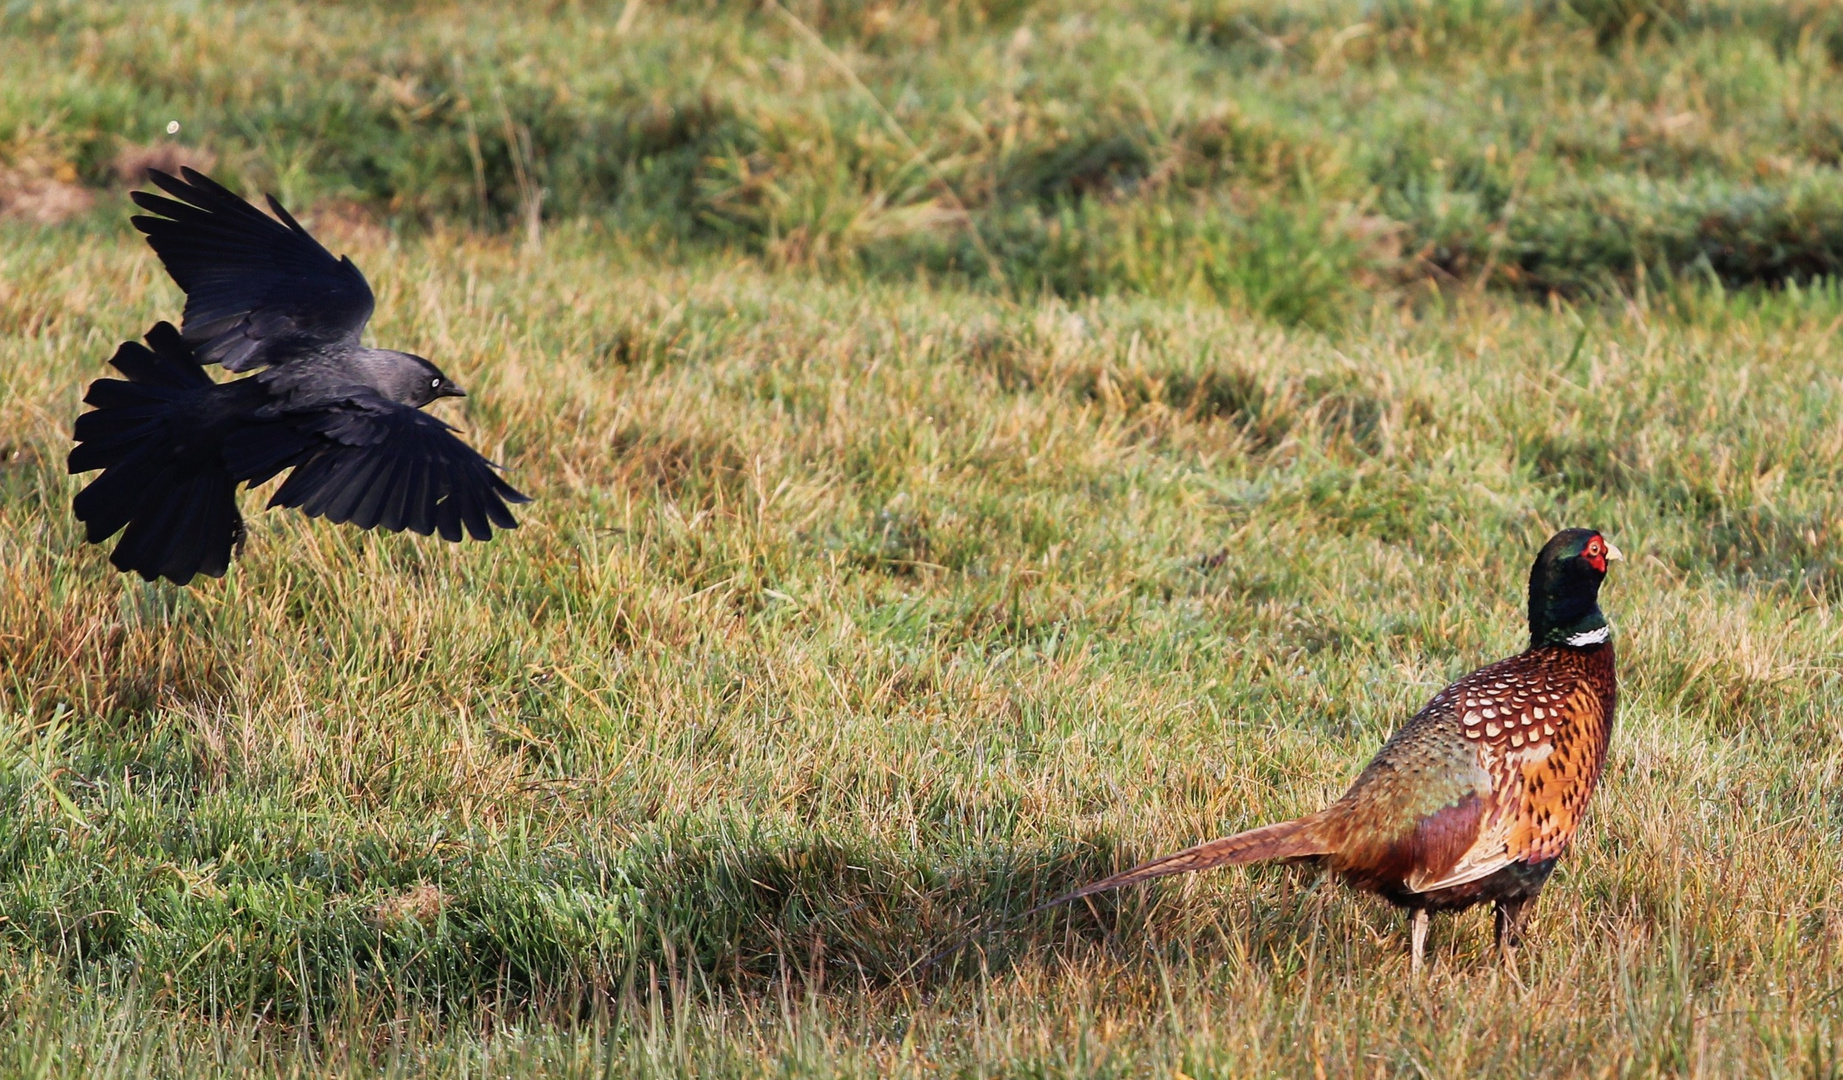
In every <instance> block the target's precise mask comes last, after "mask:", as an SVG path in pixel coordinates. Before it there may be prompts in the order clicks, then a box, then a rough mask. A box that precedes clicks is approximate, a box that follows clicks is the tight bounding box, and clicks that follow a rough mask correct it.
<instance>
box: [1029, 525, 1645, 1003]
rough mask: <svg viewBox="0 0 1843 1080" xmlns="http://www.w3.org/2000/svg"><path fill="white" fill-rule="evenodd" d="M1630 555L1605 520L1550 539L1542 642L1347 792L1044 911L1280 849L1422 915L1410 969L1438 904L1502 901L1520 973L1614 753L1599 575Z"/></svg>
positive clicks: (1533, 597) (1437, 714) (1485, 676)
mask: <svg viewBox="0 0 1843 1080" xmlns="http://www.w3.org/2000/svg"><path fill="white" fill-rule="evenodd" d="M1621 557H1622V556H1621V555H1620V553H1619V549H1618V548H1616V547H1614V546H1613V545H1612V544H1610V543H1608V542H1607V541H1606V538H1605V537H1603V536H1601V535H1600V534H1599V533H1597V532H1595V531H1593V530H1592V529H1565V530H1563V531H1561V532H1558V533H1556V534H1555V535H1554V537H1552V538H1551V539H1550V540H1549V542H1548V543H1547V544H1545V545H1543V548H1542V551H1541V552H1540V553H1539V554H1538V555H1537V556H1536V563H1535V566H1534V567H1533V568H1532V569H1531V570H1530V575H1529V648H1528V649H1527V650H1526V651H1524V652H1521V653H1518V654H1517V655H1516V656H1513V657H1510V658H1509V659H1507V660H1500V661H1498V662H1497V663H1495V664H1490V665H1488V666H1486V667H1482V668H1479V669H1478V670H1477V671H1474V672H1472V673H1471V674H1470V675H1467V676H1466V677H1464V678H1463V679H1460V680H1459V681H1458V682H1456V683H1453V684H1452V685H1451V686H1448V687H1447V688H1446V689H1444V690H1442V691H1440V692H1439V693H1437V694H1435V695H1434V696H1433V700H1432V701H1429V702H1428V703H1427V704H1426V706H1425V707H1424V708H1422V709H1421V711H1420V712H1418V713H1415V714H1414V718H1413V719H1411V720H1409V721H1408V723H1407V724H1406V725H1405V726H1404V727H1402V728H1401V730H1399V731H1397V732H1396V733H1395V734H1394V735H1393V736H1391V737H1390V739H1389V740H1388V742H1386V743H1384V744H1383V747H1382V750H1381V751H1380V752H1379V753H1377V755H1376V757H1375V760H1373V761H1371V762H1370V763H1369V766H1368V767H1367V768H1365V769H1364V770H1363V772H1362V774H1361V775H1360V776H1358V777H1357V780H1356V783H1354V784H1352V785H1351V786H1350V790H1349V791H1348V792H1346V793H1345V795H1344V797H1343V798H1341V799H1339V800H1337V801H1336V802H1334V803H1332V804H1331V805H1330V806H1327V807H1325V808H1324V809H1323V810H1320V811H1319V812H1318V813H1316V814H1310V815H1307V816H1306V817H1303V818H1300V819H1298V820H1297V821H1287V822H1282V823H1280V824H1278V825H1268V826H1265V827H1263V828H1259V829H1252V830H1249V831H1248V832H1244V833H1237V834H1236V835H1234V836H1230V837H1225V838H1223V839H1221V840H1212V841H1210V842H1208V843H1206V844H1199V845H1197V846H1196V847H1193V848H1189V849H1187V850H1184V851H1180V852H1178V853H1177V854H1175V855H1166V856H1164V857H1163V858H1159V859H1153V860H1152V861H1151V862H1148V863H1143V864H1141V865H1139V866H1135V867H1133V868H1132V869H1131V870H1126V871H1123V872H1121V873H1118V874H1115V875H1114V876H1112V877H1109V878H1105V879H1103V880H1101V881H1097V882H1094V883H1093V884H1091V885H1086V886H1084V887H1082V888H1080V889H1077V890H1076V891H1074V892H1072V893H1070V894H1068V895H1067V896H1063V897H1058V898H1057V899H1056V900H1053V901H1051V902H1050V903H1049V904H1045V905H1043V906H1044V907H1051V906H1053V905H1055V904H1060V903H1063V902H1064V901H1068V900H1074V899H1078V898H1080V897H1083V896H1090V895H1093V894H1094V893H1098V892H1105V891H1106V890H1109V889H1118V888H1121V887H1122V886H1126V885H1132V884H1136V883H1138V882H1141V881H1147V880H1150V879H1152V878H1157V877H1164V876H1165V875H1167V874H1181V873H1185V872H1187V871H1191V870H1207V869H1210V868H1211V867H1216V866H1241V865H1244V864H1247V863H1254V862H1264V861H1267V860H1270V859H1296V860H1302V861H1309V862H1318V863H1320V864H1322V865H1324V866H1325V867H1327V868H1328V869H1330V870H1332V871H1333V872H1335V873H1337V874H1338V875H1339V876H1341V877H1342V878H1344V880H1345V881H1347V882H1349V883H1350V884H1351V885H1354V886H1356V887H1357V888H1360V889H1365V890H1367V891H1369V892H1373V893H1377V894H1379V895H1381V896H1382V897H1383V898H1384V899H1386V900H1388V901H1389V902H1390V903H1393V904H1395V905H1397V906H1399V907H1403V908H1407V909H1408V910H1409V911H1410V912H1411V913H1412V930H1411V941H1412V962H1411V963H1412V970H1413V971H1415V972H1419V971H1420V969H1421V963H1422V958H1423V956H1424V954H1425V950H1426V944H1427V914H1428V912H1430V911H1456V910H1459V909H1462V908H1467V907H1470V906H1472V905H1473V904H1479V903H1484V902H1485V901H1494V902H1495V903H1496V904H1497V943H1498V947H1499V948H1500V949H1501V950H1502V951H1503V954H1504V958H1505V960H1506V961H1507V962H1509V963H1510V964H1511V965H1512V970H1513V972H1514V970H1515V967H1514V964H1515V950H1516V949H1517V947H1518V946H1519V945H1520V943H1521V938H1522V935H1523V930H1524V922H1525V919H1526V918H1527V914H1528V909H1529V905H1530V904H1531V903H1532V902H1534V900H1535V899H1536V895H1537V894H1538V893H1540V892H1541V891H1542V886H1543V883H1544V882H1546V881H1547V880H1548V878H1549V874H1550V872H1552V871H1553V870H1554V869H1555V861H1556V859H1558V858H1560V856H1561V854H1562V852H1564V851H1565V850H1567V847H1568V843H1569V841H1570V840H1572V839H1573V837H1574V832H1575V829H1576V828H1577V827H1579V825H1580V821H1581V814H1582V811H1583V810H1584V809H1585V808H1586V806H1587V799H1588V797H1589V796H1590V795H1592V794H1593V789H1594V785H1595V783H1597V782H1598V781H1599V779H1600V770H1601V768H1602V767H1603V766H1604V765H1605V763H1606V747H1607V740H1608V738H1609V737H1610V736H1611V734H1612V728H1613V707H1614V704H1615V702H1616V700H1617V696H1618V680H1617V677H1616V675H1615V673H1614V667H1613V643H1612V629H1611V627H1609V626H1608V625H1607V623H1606V616H1605V615H1603V614H1601V612H1600V605H1599V593H1600V582H1601V581H1602V580H1604V579H1605V577H1606V567H1607V563H1608V561H1610V560H1617V559H1619V558H1621Z"/></svg>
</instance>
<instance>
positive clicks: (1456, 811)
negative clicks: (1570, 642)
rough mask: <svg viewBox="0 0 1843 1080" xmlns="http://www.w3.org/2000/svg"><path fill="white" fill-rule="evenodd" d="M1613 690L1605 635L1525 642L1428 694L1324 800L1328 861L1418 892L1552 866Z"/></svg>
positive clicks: (1593, 774) (1599, 756) (1596, 757)
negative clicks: (1330, 801)
mask: <svg viewBox="0 0 1843 1080" xmlns="http://www.w3.org/2000/svg"><path fill="white" fill-rule="evenodd" d="M1616 687H1617V681H1616V677H1615V673H1614V663H1613V647H1612V644H1611V643H1610V642H1604V643H1596V644H1593V645H1590V646H1588V647H1585V648H1574V647H1566V646H1548V647H1541V648H1535V649H1531V650H1529V651H1527V652H1524V653H1520V654H1518V655H1516V656H1513V657H1510V658H1509V659H1507V660H1501V661H1499V662H1497V663H1495V664H1491V665H1489V666H1487V667H1483V668H1480V669H1478V670H1477V671H1475V672H1473V673H1471V674H1470V675H1467V676H1466V677H1465V678H1463V679H1460V680H1459V681H1458V682H1455V683H1453V684H1452V685H1451V686H1448V687H1447V688H1446V689H1444V690H1442V691H1440V693H1438V694H1436V695H1435V696H1434V698H1433V700H1432V701H1429V702H1428V703H1427V706H1426V707H1425V708H1423V709H1422V710H1421V711H1420V712H1419V713H1417V714H1416V715H1415V717H1414V718H1413V719H1412V720H1410V721H1409V722H1408V723H1407V724H1406V725H1404V726H1403V727H1402V729H1401V730H1399V731H1397V732H1396V733H1395V735H1394V736H1393V737H1392V738H1390V739H1389V741H1388V743H1387V745H1385V746H1384V747H1383V748H1382V751H1381V752H1380V753H1379V754H1377V755H1376V759H1375V760H1374V761H1372V762H1371V763H1370V765H1369V767H1368V768H1366V769H1365V770H1364V771H1363V774H1362V775H1361V776H1359V777H1358V778H1357V781H1356V783H1355V784H1353V785H1352V786H1351V789H1350V791H1349V792H1348V793H1347V794H1346V795H1345V796H1344V798H1342V799H1340V800H1339V801H1338V803H1337V804H1334V805H1333V806H1332V807H1329V808H1327V810H1326V812H1325V821H1324V825H1325V827H1326V828H1327V830H1328V831H1329V833H1330V834H1331V835H1333V836H1336V835H1337V834H1340V833H1341V834H1342V836H1341V837H1338V842H1336V843H1334V844H1333V847H1334V848H1335V849H1337V850H1338V854H1337V855H1335V856H1333V857H1332V860H1331V862H1332V865H1333V867H1334V868H1335V869H1337V870H1339V871H1340V872H1342V873H1344V874H1345V875H1346V876H1348V877H1351V878H1353V879H1355V880H1356V881H1358V882H1359V883H1363V884H1367V885H1369V886H1370V887H1372V888H1377V889H1379V890H1381V891H1383V892H1385V893H1391V894H1403V893H1405V894H1425V893H1433V892H1438V891H1441V890H1450V889H1454V888H1457V887H1459V886H1464V885H1468V884H1469V883H1472V882H1477V881H1479V880H1480V879H1482V878H1485V877H1488V876H1489V875H1491V874H1494V873H1496V872H1498V871H1500V870H1503V869H1505V868H1506V867H1508V866H1511V865H1513V864H1534V863H1543V862H1548V861H1552V860H1553V859H1555V858H1556V857H1557V856H1559V855H1560V854H1561V853H1562V852H1563V851H1564V850H1566V848H1567V846H1568V843H1569V841H1570V840H1571V839H1573V836H1574V833H1575V830H1576V829H1577V828H1578V827H1579V825H1580V821H1581V817H1582V813H1583V811H1584V810H1585V809H1586V806H1587V799H1588V797H1589V796H1590V795H1592V794H1593V789H1594V786H1595V785H1596V784H1597V783H1598V781H1599V778H1600V770H1601V768H1602V766H1603V765H1604V764H1605V761H1606V749H1607V744H1608V742H1609V740H1610V737H1611V735H1612V725H1613V711H1614V706H1615V704H1616V697H1617V689H1616Z"/></svg>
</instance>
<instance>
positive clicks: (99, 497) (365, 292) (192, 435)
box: [70, 169, 530, 585]
mask: <svg viewBox="0 0 1843 1080" xmlns="http://www.w3.org/2000/svg"><path fill="white" fill-rule="evenodd" d="M180 174H181V177H183V179H181V178H176V177H173V176H169V175H167V174H166V173H162V172H157V171H153V170H150V171H149V176H150V178H151V179H152V180H153V182H154V183H155V184H156V185H157V186H158V187H159V188H160V189H161V190H163V191H165V192H166V193H167V194H169V195H172V196H173V197H174V198H172V199H167V198H162V197H161V196H158V195H154V194H150V193H148V192H142V191H137V192H134V195H133V197H134V201H135V202H136V203H137V204H139V205H140V206H141V207H142V208H143V209H146V210H149V211H152V212H153V213H154V214H158V215H160V216H158V217H143V216H137V217H135V218H134V219H133V221H134V226H135V228H137V229H139V230H141V232H143V233H146V234H147V241H148V243H149V244H151V245H152V246H153V249H154V251H155V253H157V254H158V255H159V256H160V261H161V262H162V263H164V264H165V265H166V269H167V272H168V273H169V274H171V275H172V277H173V280H174V281H176V282H178V283H179V287H180V288H181V289H184V290H185V292H186V307H185V322H184V326H183V329H177V330H176V329H174V328H173V326H172V324H170V323H166V322H161V323H158V324H156V325H155V326H154V327H153V329H151V330H149V331H148V332H147V335H146V344H145V345H143V344H142V343H140V342H137V341H128V342H124V343H123V344H122V346H121V347H120V348H119V349H117V350H116V353H115V356H114V358H112V359H111V360H110V361H109V362H110V364H111V365H112V366H113V367H114V368H115V369H116V370H117V371H119V372H121V373H122V374H123V375H125V376H126V377H127V378H126V380H123V379H98V380H96V381H95V382H94V383H91V384H90V387H89V390H88V392H87V393H86V394H85V395H84V398H83V400H84V401H85V402H86V403H88V404H89V405H92V406H94V409H93V410H92V411H90V412H86V413H84V414H83V415H82V416H79V417H78V418H77V425H76V432H75V438H76V442H77V446H76V448H75V449H73V450H72V451H71V453H70V471H71V472H73V473H80V472H88V471H90V470H92V469H101V470H103V472H102V475H101V476H98V477H96V479H94V480H92V481H91V482H90V483H89V485H88V486H87V487H85V488H84V489H83V490H82V491H81V492H79V493H78V494H77V497H76V500H75V503H74V508H75V510H76V514H77V519H78V520H79V521H82V522H83V523H84V524H85V526H86V527H87V537H88V539H89V541H90V542H91V543H97V542H100V541H103V540H106V539H108V538H109V537H111V536H113V535H115V533H117V532H118V531H120V532H122V538H121V540H120V542H118V543H117V544H116V545H115V551H114V552H113V553H112V554H111V555H110V561H111V562H113V563H114V564H115V566H116V567H117V568H118V569H120V570H122V571H130V570H132V571H134V572H135V573H138V574H140V575H141V576H142V577H143V578H146V579H147V580H149V581H152V580H154V579H155V578H161V577H164V578H166V579H168V580H169V581H172V582H174V583H175V584H179V585H184V584H186V583H187V582H189V581H191V580H192V578H193V577H194V576H195V575H197V574H206V575H208V576H211V577H222V576H223V574H224V572H225V570H226V569H227V568H228V567H229V565H230V557H231V551H232V548H233V547H237V546H240V545H241V543H242V540H243V519H242V517H241V516H240V515H239V514H238V512H237V500H236V486H237V485H238V484H239V483H244V484H249V485H250V486H252V487H254V486H256V485H258V484H262V483H265V482H267V481H268V480H271V479H273V478H274V477H276V476H277V475H279V474H280V473H282V472H283V471H284V470H287V469H293V470H294V471H293V472H292V473H290V474H289V476H288V479H286V480H285V481H283V482H282V485H281V487H280V488H279V489H278V490H277V491H276V492H275V495H274V497H273V498H271V499H270V500H269V505H270V506H293V507H299V508H300V509H301V510H302V511H303V512H304V513H306V514H307V515H308V516H310V517H325V518H326V519H327V520H328V521H333V522H351V523H352V524H354V525H357V526H358V527H359V528H361V529H370V528H377V527H381V528H384V529H388V530H390V531H392V532H396V531H400V530H403V529H408V530H410V531H412V532H416V533H420V534H422V535H424V536H428V535H429V534H431V533H437V532H439V533H440V534H441V536H442V539H444V540H460V539H461V537H462V534H463V531H465V532H466V533H467V534H470V535H472V536H473V538H474V539H476V540H485V539H488V538H489V537H491V536H492V534H493V526H494V525H497V526H499V527H500V528H502V529H512V528H516V527H517V526H518V522H517V520H516V519H514V518H513V516H512V512H511V510H510V509H508V508H507V506H506V504H507V503H522V502H529V501H530V500H529V499H528V498H527V497H526V496H524V495H522V494H520V493H519V492H518V491H516V490H515V489H513V488H512V487H511V485H509V484H507V483H506V482H505V481H504V480H502V479H500V477H499V475H498V473H497V472H495V471H494V468H495V467H494V466H493V465H492V464H491V463H490V462H488V461H487V460H486V459H485V458H483V457H481V456H480V455H479V454H477V453H475V452H474V451H473V450H472V449H470V448H469V447H468V446H467V445H466V444H465V443H463V442H461V440H460V439H458V438H456V437H455V436H454V435H453V434H451V432H453V431H454V430H455V429H454V428H451V427H449V426H448V425H447V424H445V423H443V422H442V421H440V420H438V419H436V418H435V417H433V416H430V415H429V414H427V413H424V412H421V411H419V410H420V409H421V408H422V406H424V405H427V404H428V403H429V402H431V401H434V400H436V399H437V398H443V397H464V396H466V395H465V393H464V392H463V391H462V390H461V388H460V387H458V386H456V385H455V384H454V383H453V382H451V381H450V380H449V379H448V377H447V376H446V375H443V374H442V372H441V370H440V369H439V368H437V367H436V366H435V365H434V364H431V363H430V362H429V361H427V360H425V359H423V358H422V357H420V356H414V355H412V354H410V353H405V352H397V351H395V350H392V349H373V348H369V347H367V346H364V345H361V344H359V334H360V332H361V331H362V330H363V329H364V326H365V323H366V321H367V320H368V319H369V318H370V317H371V311H372V307H373V304H374V301H373V298H372V295H371V286H370V285H368V284H367V283H366V281H365V276H364V275H363V274H361V273H359V271H358V267H356V266H354V265H352V260H351V259H349V258H340V259H335V258H333V255H332V253H331V252H329V251H327V250H326V248H324V247H322V246H321V245H320V244H319V242H318V241H316V240H315V239H314V238H313V237H312V236H310V235H309V234H308V232H307V230H306V229H303V228H302V227H301V225H300V223H299V222H297V221H295V219H294V218H293V217H292V216H290V215H289V213H288V211H287V210H285V209H283V207H282V205H281V203H279V202H277V201H276V200H275V197H274V196H272V195H271V196H269V199H268V201H269V209H271V210H273V211H274V212H275V218H270V217H268V216H267V215H265V214H263V213H262V212H261V211H260V210H257V209H256V208H255V207H254V206H251V205H250V204H249V203H247V202H245V201H244V200H243V199H241V198H239V197H238V196H237V195H235V194H233V193H232V192H231V191H229V190H228V189H227V188H224V187H223V186H221V185H219V184H218V183H216V182H215V181H213V180H211V179H209V178H208V177H206V176H204V175H203V174H201V173H198V172H196V171H194V170H192V169H181V170H180ZM175 200H177V201H175ZM276 219H280V220H279V221H278V220H276ZM214 363H215V364H222V365H223V366H224V368H225V369H226V370H229V371H248V370H251V369H260V370H258V371H257V372H256V374H254V375H250V376H247V377H245V378H241V379H231V380H228V381H225V382H217V381H215V380H213V379H212V378H211V376H210V375H208V374H206V372H205V368H204V365H205V364H214ZM123 530H125V531H123Z"/></svg>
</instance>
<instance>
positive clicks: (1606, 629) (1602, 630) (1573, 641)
mask: <svg viewBox="0 0 1843 1080" xmlns="http://www.w3.org/2000/svg"><path fill="white" fill-rule="evenodd" d="M1612 636H1613V628H1612V627H1610V626H1599V627H1595V628H1594V629H1592V630H1584V631H1582V632H1581V633H1578V634H1576V635H1574V636H1573V637H1571V638H1569V639H1568V644H1570V645H1572V646H1574V647H1575V648H1577V649H1578V648H1581V647H1582V646H1585V645H1598V644H1600V643H1601V642H1603V641H1605V640H1606V639H1607V638H1609V637H1612Z"/></svg>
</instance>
